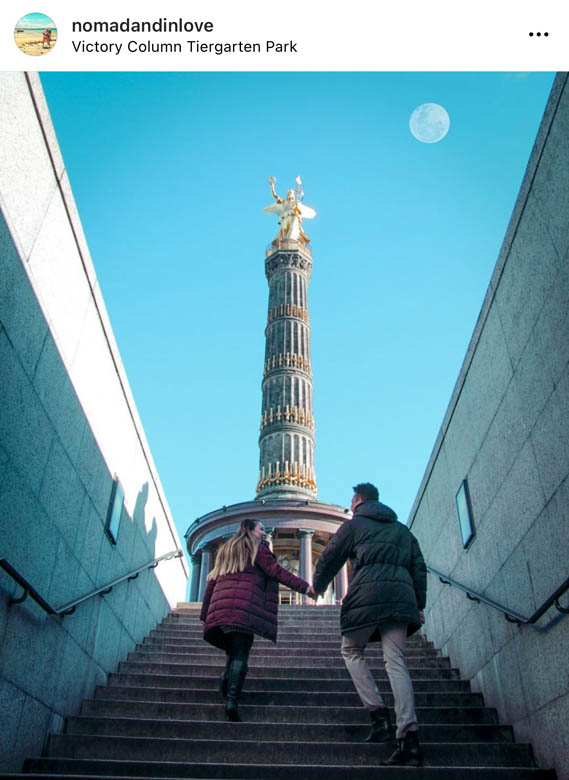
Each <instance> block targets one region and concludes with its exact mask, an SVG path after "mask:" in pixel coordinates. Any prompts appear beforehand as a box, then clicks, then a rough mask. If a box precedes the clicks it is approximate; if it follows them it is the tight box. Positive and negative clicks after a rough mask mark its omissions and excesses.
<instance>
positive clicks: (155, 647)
mask: <svg viewBox="0 0 569 780" xmlns="http://www.w3.org/2000/svg"><path fill="white" fill-rule="evenodd" d="M137 650H138V651H139V652H143V653H151V652H152V653H153V652H162V653H184V654H186V655H187V654H189V653H191V654H192V655H199V654H201V655H203V654H210V655H211V653H212V651H213V648H212V646H211V645H208V644H207V643H206V642H204V641H203V639H198V640H196V641H195V642H184V641H183V640H173V639H171V640H163V639H161V638H158V637H147V638H146V639H145V640H144V641H143V642H142V643H141V644H139V645H137ZM254 655H270V656H272V657H275V658H278V657H279V656H305V655H311V656H312V657H331V658H337V657H339V656H340V643H339V642H337V643H334V644H332V643H330V644H329V645H316V644H315V643H313V642H303V643H302V645H299V643H298V642H279V643H278V644H272V643H271V644H269V643H268V642H264V643H263V644H261V643H259V642H257V641H255V643H254V644H253V647H252V649H251V656H254ZM406 656H407V658H420V659H421V662H423V661H425V662H426V661H427V659H430V658H437V659H439V661H441V664H442V665H446V666H450V661H449V659H448V658H447V657H445V656H441V654H440V652H438V651H437V650H431V649H427V648H423V647H411V648H409V650H408V651H407V653H406ZM366 657H368V658H374V657H375V658H383V652H382V650H381V646H380V647H378V648H375V647H373V646H371V647H369V648H368V649H367V651H366Z"/></svg>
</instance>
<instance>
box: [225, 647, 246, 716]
mask: <svg viewBox="0 0 569 780" xmlns="http://www.w3.org/2000/svg"><path fill="white" fill-rule="evenodd" d="M246 674H247V664H246V663H245V662H244V661H232V662H231V664H230V666H229V671H228V672H227V702H226V703H225V717H226V718H227V720H231V721H234V722H236V723H239V722H240V721H241V718H240V716H239V710H238V708H237V705H238V703H239V696H240V695H241V689H242V688H243V683H244V681H245V675H246Z"/></svg>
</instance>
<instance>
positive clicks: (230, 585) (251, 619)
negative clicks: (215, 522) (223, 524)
mask: <svg viewBox="0 0 569 780" xmlns="http://www.w3.org/2000/svg"><path fill="white" fill-rule="evenodd" d="M279 582H282V584H283V585H286V586H287V587H288V588H291V589H292V590H295V591H297V593H306V594H307V595H308V596H310V598H315V597H316V595H315V593H314V590H313V589H312V587H311V585H309V583H308V582H305V581H304V580H303V579H301V578H300V577H296V576H295V575H294V574H291V572H289V571H287V570H286V569H283V567H282V566H279V564H278V562H277V559H276V558H275V556H274V555H273V553H272V552H271V549H270V547H269V545H268V544H267V542H266V541H265V528H264V526H263V524H262V523H261V522H257V521H256V520H250V519H247V520H243V521H242V522H241V525H240V526H239V530H238V531H237V533H236V534H235V535H234V536H233V537H232V538H231V539H229V541H227V542H225V544H223V545H222V546H221V547H220V548H219V550H218V553H217V557H216V559H215V566H214V567H213V569H212V570H211V571H210V573H209V574H208V584H207V588H206V591H205V594H204V598H203V604H202V609H201V614H200V620H201V621H203V622H204V635H203V636H204V639H205V640H206V642H209V643H210V644H212V645H214V646H215V647H219V648H221V649H222V650H225V652H226V654H227V661H226V664H225V672H224V673H223V675H222V677H221V692H222V694H223V695H224V696H226V697H227V701H226V705H225V715H226V717H227V719H228V720H233V721H240V720H241V718H240V717H239V711H238V709H237V704H238V702H239V695H240V693H241V689H242V687H243V681H244V680H245V675H246V674H247V660H248V658H249V651H250V650H251V646H252V644H253V639H254V636H255V634H257V635H258V636H262V637H265V639H271V640H272V641H273V642H276V639H277V610H278V603H279Z"/></svg>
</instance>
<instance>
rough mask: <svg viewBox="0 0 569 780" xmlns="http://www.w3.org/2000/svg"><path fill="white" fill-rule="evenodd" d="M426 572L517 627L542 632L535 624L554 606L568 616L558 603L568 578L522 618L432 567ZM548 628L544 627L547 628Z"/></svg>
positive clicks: (567, 585) (566, 586) (564, 608)
mask: <svg viewBox="0 0 569 780" xmlns="http://www.w3.org/2000/svg"><path fill="white" fill-rule="evenodd" d="M427 571H430V572H431V574H435V575H436V576H437V577H438V578H439V580H440V581H441V582H442V583H443V585H452V586H453V587H455V588H458V589H459V590H462V591H463V592H464V593H466V597H467V598H469V599H470V600H471V601H475V602H476V603H477V604H479V603H480V602H482V603H483V604H486V605H487V606H489V607H492V609H496V610H498V612H501V613H502V614H503V615H504V617H505V618H506V620H507V621H508V623H517V625H524V626H527V625H530V626H532V627H533V628H536V629H538V630H544V629H540V627H539V626H536V625H535V623H537V621H538V620H539V619H540V618H541V617H543V615H544V614H545V613H546V612H547V610H548V609H549V608H550V607H552V606H555V609H556V610H557V611H558V612H560V613H561V616H562V615H569V607H562V606H561V604H560V603H559V599H560V598H561V596H562V595H563V594H564V593H565V592H566V591H567V590H569V577H567V579H566V580H565V581H564V582H562V583H561V585H560V586H559V587H558V588H557V590H556V591H554V592H553V593H552V594H551V596H549V597H548V598H547V599H546V600H545V601H544V602H543V604H542V605H541V607H539V609H536V611H535V612H534V613H533V615H531V617H524V616H523V615H520V614H519V613H518V612H514V611H513V610H511V609H508V608H507V607H505V606H504V605H503V604H498V602H496V601H493V600H492V599H489V598H486V596H483V595H482V594H481V593H477V592H476V591H474V590H472V588H467V587H466V585H462V584H461V583H460V582H457V581H456V580H453V579H452V577H448V576H447V575H446V574H442V573H441V572H440V571H437V570H436V569H433V567H432V566H427ZM561 616H559V615H558V616H557V618H558V619H561ZM547 627H548V626H546V628H547Z"/></svg>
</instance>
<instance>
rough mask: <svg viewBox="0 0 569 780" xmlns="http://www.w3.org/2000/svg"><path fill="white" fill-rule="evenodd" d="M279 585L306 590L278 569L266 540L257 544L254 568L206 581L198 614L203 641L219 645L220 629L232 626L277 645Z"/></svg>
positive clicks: (293, 578) (298, 590)
mask: <svg viewBox="0 0 569 780" xmlns="http://www.w3.org/2000/svg"><path fill="white" fill-rule="evenodd" d="M279 582H282V584H283V585H286V586H287V588H292V590H295V591H297V592H298V593H306V590H307V588H308V587H309V585H308V583H307V582H305V581H304V580H302V579H301V578H300V577H297V576H295V575H294V574H291V572H289V571H287V570H286V569H283V567H282V566H280V564H279V563H278V561H277V559H276V557H275V556H274V555H273V553H272V552H271V549H270V547H269V545H268V544H267V542H265V541H262V542H261V543H260V545H259V550H258V552H257V557H256V559H255V565H254V566H253V565H251V564H249V565H248V566H247V568H246V569H245V571H242V572H235V574H224V575H223V576H221V577H218V578H217V579H216V580H209V582H208V584H207V588H206V591H205V594H204V598H203V603H202V609H201V613H200V620H201V621H204V635H203V636H204V639H205V640H206V642H210V644H212V645H216V646H217V647H220V646H221V644H220V637H219V634H220V632H219V629H220V628H221V626H235V628H236V629H240V628H241V629H245V630H247V631H252V632H253V633H254V634H258V635H259V636H263V637H265V638H266V639H271V640H272V641H273V642H276V641H277V610H278V606H279V596H278V594H279ZM214 629H218V630H214Z"/></svg>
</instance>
